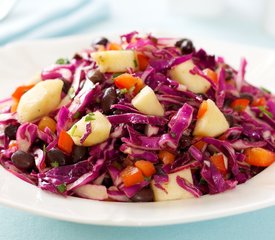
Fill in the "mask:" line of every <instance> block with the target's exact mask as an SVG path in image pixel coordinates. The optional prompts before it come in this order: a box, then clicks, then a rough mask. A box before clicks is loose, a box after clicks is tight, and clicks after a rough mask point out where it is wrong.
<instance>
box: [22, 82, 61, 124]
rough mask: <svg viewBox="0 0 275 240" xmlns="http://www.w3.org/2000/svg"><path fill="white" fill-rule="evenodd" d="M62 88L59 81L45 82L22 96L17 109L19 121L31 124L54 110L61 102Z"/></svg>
mask: <svg viewBox="0 0 275 240" xmlns="http://www.w3.org/2000/svg"><path fill="white" fill-rule="evenodd" d="M62 87H63V82H62V81H61V80H59V79H56V80H47V81H42V82H39V83H37V84H36V85H35V86H34V87H33V88H31V89H30V90H29V91H27V92H26V93H25V94H23V96H22V97H21V99H20V101H19V104H18V108H17V113H18V119H19V121H20V122H21V123H24V122H32V121H34V120H36V119H39V118H41V117H43V116H46V115H48V114H49V113H50V112H51V111H53V110H55V109H56V108H57V106H58V105H59V103H60V101H61V92H62Z"/></svg>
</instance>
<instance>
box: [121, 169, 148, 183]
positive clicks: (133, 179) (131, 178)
mask: <svg viewBox="0 0 275 240" xmlns="http://www.w3.org/2000/svg"><path fill="white" fill-rule="evenodd" d="M120 176H121V178H122V181H123V183H124V185H125V186H126V187H130V186H133V185H135V184H137V183H140V182H142V181H143V180H144V177H143V175H142V172H141V171H140V170H139V169H138V168H137V167H133V166H128V167H126V168H125V169H124V170H122V172H121V173H120Z"/></svg>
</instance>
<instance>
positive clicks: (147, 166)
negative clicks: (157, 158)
mask: <svg viewBox="0 0 275 240" xmlns="http://www.w3.org/2000/svg"><path fill="white" fill-rule="evenodd" d="M135 166H136V167H137V168H138V169H139V170H140V171H141V172H142V173H143V175H144V176H145V177H151V176H152V175H153V174H155V173H156V169H155V166H154V164H153V163H151V162H149V161H145V160H139V161H136V162H135Z"/></svg>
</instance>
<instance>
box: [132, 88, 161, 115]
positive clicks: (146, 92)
mask: <svg viewBox="0 0 275 240" xmlns="http://www.w3.org/2000/svg"><path fill="white" fill-rule="evenodd" d="M131 103H132V105H133V106H134V107H135V108H136V109H137V110H139V111H140V112H141V113H144V114H147V115H155V116H163V115H164V109H163V107H162V105H161V104H160V102H159V100H158V98H157V96H156V94H155V93H154V91H153V89H152V88H150V87H149V86H145V87H144V88H143V89H142V90H141V91H140V92H139V93H138V94H137V95H136V96H135V97H134V98H133V99H132V102H131Z"/></svg>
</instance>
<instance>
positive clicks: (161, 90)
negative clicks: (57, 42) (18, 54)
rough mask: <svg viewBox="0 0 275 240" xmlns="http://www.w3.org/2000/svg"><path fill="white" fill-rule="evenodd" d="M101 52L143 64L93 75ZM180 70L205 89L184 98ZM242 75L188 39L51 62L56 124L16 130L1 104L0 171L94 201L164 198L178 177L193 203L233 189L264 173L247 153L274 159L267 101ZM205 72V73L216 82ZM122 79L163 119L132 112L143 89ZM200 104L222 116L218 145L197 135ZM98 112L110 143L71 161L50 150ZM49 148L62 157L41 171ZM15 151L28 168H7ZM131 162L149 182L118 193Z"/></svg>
mask: <svg viewBox="0 0 275 240" xmlns="http://www.w3.org/2000/svg"><path fill="white" fill-rule="evenodd" d="M184 43H185V44H184ZM186 43H187V44H186ZM190 44H191V46H192V47H190ZM107 50H112V51H126V50H128V51H133V52H134V53H135V56H137V54H140V55H142V56H143V58H144V59H145V60H146V63H147V64H146V66H145V67H144V68H143V67H141V62H139V59H138V58H137V59H136V61H137V62H135V67H134V68H131V67H129V68H127V69H126V70H125V71H124V72H111V71H107V72H100V70H99V69H100V68H99V66H98V65H99V64H98V62H97V61H96V60H95V58H94V57H93V53H96V52H104V51H107ZM187 61H192V62H193V63H194V68H193V69H192V70H190V73H191V74H193V75H199V76H201V77H202V78H204V79H205V80H206V81H208V83H209V88H208V89H207V91H206V92H200V93H196V92H194V91H191V90H190V89H188V87H186V86H185V85H184V84H181V83H179V81H176V80H173V78H172V77H171V74H170V71H171V69H173V68H175V67H177V66H179V65H180V64H183V63H185V62H187ZM245 68H246V61H245V60H244V59H243V60H241V64H240V68H239V70H236V69H234V68H233V67H231V66H230V65H228V64H227V63H226V62H225V60H224V59H223V58H221V57H215V56H213V55H209V54H207V53H206V51H205V50H203V49H198V50H197V49H195V47H194V46H193V44H192V42H191V41H190V40H187V39H176V38H156V37H154V36H152V35H151V34H149V35H146V36H143V37H141V36H139V34H138V33H137V32H132V33H129V34H125V35H122V36H121V42H120V43H119V44H118V43H116V44H115V43H113V42H110V41H109V40H108V39H105V38H102V39H101V40H99V41H97V42H95V43H93V44H91V46H90V47H89V48H87V49H85V50H83V51H81V52H79V53H77V54H75V55H74V56H73V57H72V59H59V60H58V61H57V62H56V64H54V65H52V66H50V67H48V68H46V69H44V70H43V71H42V73H41V81H52V80H53V79H60V80H62V82H63V88H62V94H61V98H62V100H61V102H62V104H60V105H59V106H58V107H57V108H56V109H54V110H53V111H51V112H50V113H49V114H47V115H48V116H49V117H50V118H52V119H54V121H55V122H56V130H54V131H52V130H51V129H50V128H48V127H47V128H45V129H43V130H41V129H40V128H39V122H40V119H35V120H34V121H30V122H22V121H20V119H19V118H18V114H17V112H16V111H12V107H10V105H11V104H13V99H12V98H8V99H5V100H3V101H1V102H0V104H1V105H2V104H3V106H4V107H2V108H1V114H0V130H1V131H0V134H1V135H0V138H1V140H0V150H1V155H0V161H1V165H2V166H3V167H4V168H5V169H7V170H8V171H9V172H11V173H13V174H15V175H16V176H17V177H19V178H21V179H23V180H24V181H26V182H28V183H31V184H34V185H37V186H38V187H39V188H41V189H43V190H46V191H50V192H53V193H57V194H62V195H64V196H79V197H84V198H91V199H95V200H110V201H127V202H128V201H154V200H156V197H155V196H154V192H153V191H152V188H158V189H159V190H160V191H163V192H164V193H165V194H169V193H168V192H167V191H168V190H167V188H166V187H165V186H166V185H167V184H168V182H169V178H170V176H171V174H174V173H177V172H180V171H183V170H185V169H189V170H190V172H191V178H192V181H190V179H185V178H183V177H181V176H177V177H176V183H174V184H177V185H178V187H180V188H181V189H182V190H184V191H186V192H188V193H190V194H191V196H193V197H200V196H202V195H205V194H216V193H221V192H224V191H226V190H228V189H232V188H234V187H235V186H236V185H237V184H241V183H244V182H246V181H247V180H248V179H250V178H251V177H253V176H255V175H257V174H258V173H259V172H261V171H262V170H263V169H264V168H265V167H266V166H260V165H257V164H251V162H249V161H247V158H248V155H247V154H246V151H247V150H251V149H256V148H257V149H263V150H266V151H268V152H269V153H271V154H273V155H272V157H273V161H274V151H275V130H274V128H275V120H274V116H275V97H274V96H273V95H272V94H271V93H270V92H269V91H268V90H266V89H262V88H258V87H255V86H252V85H251V84H249V83H248V82H247V81H246V80H245ZM205 70H208V71H212V72H214V73H215V74H216V76H217V78H216V80H215V79H214V78H211V76H209V75H208V74H206V72H207V71H205ZM125 73H127V74H130V75H131V76H133V77H134V78H138V79H140V80H141V81H142V83H143V86H142V87H143V88H144V87H145V86H149V87H150V88H151V89H152V90H153V91H154V93H155V96H156V97H157V100H158V101H159V103H160V104H161V106H162V108H163V109H164V114H163V115H162V116H157V115H152V114H145V113H143V112H141V111H140V110H138V109H137V108H135V106H133V104H132V100H133V98H134V97H135V96H136V95H137V94H139V93H140V91H141V89H142V88H141V89H139V91H138V92H136V91H135V90H134V91H133V89H125V88H119V87H118V86H117V85H116V84H115V83H114V79H115V78H117V77H118V76H120V75H122V74H125ZM109 92H111V93H112V94H111V100H110V94H109V95H108V93H109ZM106 98H107V102H108V104H107V105H108V106H107V109H106ZM208 99H210V100H212V101H213V102H214V103H215V105H216V106H217V108H218V109H219V110H220V112H221V113H222V114H223V116H224V117H225V119H226V121H227V122H228V126H229V128H228V129H226V130H225V131H224V132H223V133H221V134H219V135H218V136H203V135H201V136H196V135H194V129H195V126H196V124H197V122H198V118H199V110H200V108H201V106H202V103H203V102H205V101H206V100H208ZM243 99H245V100H247V101H246V102H247V104H246V105H245V106H243V105H242V101H238V100H243ZM236 100H237V101H236ZM103 102H104V104H103ZM236 103H239V105H238V104H236ZM148 104H149V103H148ZM7 105H8V107H7ZM97 111H99V112H100V113H103V114H104V116H105V117H106V118H107V120H108V121H109V123H110V124H111V129H110V134H109V136H108V138H107V139H105V140H104V141H103V142H100V143H98V144H94V145H92V146H82V147H83V148H85V154H82V156H81V157H79V158H78V159H77V160H73V159H74V156H73V154H74V152H71V153H69V154H68V153H67V152H66V151H63V150H62V149H60V148H59V145H58V140H59V138H60V135H61V132H62V131H69V130H70V129H72V128H73V126H74V124H75V123H77V122H78V121H80V119H81V118H82V117H84V116H86V117H87V116H89V117H90V118H91V119H93V115H91V114H93V113H95V112H97ZM89 114H90V115H89ZM10 126H13V127H16V136H15V137H14V138H13V137H11V135H10V134H7V129H8V127H10ZM91 126H92V125H89V124H87V125H86V132H85V133H84V134H83V135H82V136H81V139H80V143H81V144H83V143H84V142H85V140H86V139H87V138H88V137H89V135H90V134H91V133H92V132H93V131H94V129H93V127H91ZM74 145H76V144H74ZM74 147H75V146H74ZM53 149H57V150H59V152H62V154H63V155H62V158H63V157H64V159H66V161H65V162H64V163H60V162H59V161H57V164H51V163H49V160H48V158H49V157H50V156H49V154H48V153H49V152H50V151H51V150H53ZM18 151H21V152H24V153H26V154H28V155H29V156H32V157H33V159H34V166H32V167H31V168H28V169H24V168H22V167H20V164H19V165H18V162H16V161H14V160H13V156H15V154H16V153H18ZM73 151H74V150H73ZM161 152H168V153H170V154H171V155H172V156H173V157H174V160H173V161H170V162H168V163H167V162H165V161H163V159H162V158H161V154H160V153H161ZM216 155H222V159H223V165H222V168H223V169H221V167H220V165H218V164H217V163H216V162H215V161H213V158H212V157H213V156H216ZM139 160H145V161H146V162H150V163H152V165H153V167H154V169H155V171H154V173H153V174H151V175H150V176H149V177H148V176H145V174H143V176H142V179H141V180H139V181H138V182H135V183H134V184H131V185H129V184H126V182H125V181H124V180H125V179H124V177H123V176H124V175H123V172H124V171H125V169H126V168H127V167H129V166H131V167H133V168H136V167H135V163H136V162H137V161H139ZM142 173H143V172H142Z"/></svg>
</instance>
